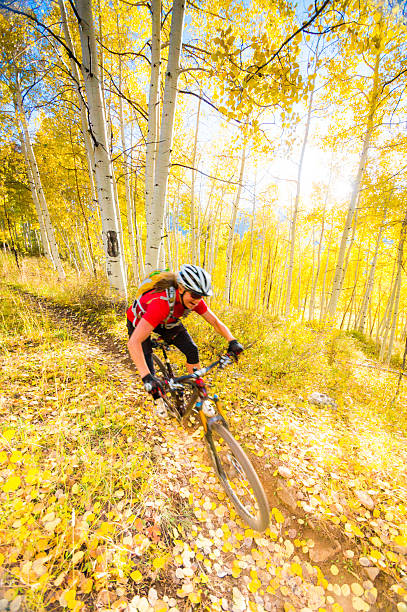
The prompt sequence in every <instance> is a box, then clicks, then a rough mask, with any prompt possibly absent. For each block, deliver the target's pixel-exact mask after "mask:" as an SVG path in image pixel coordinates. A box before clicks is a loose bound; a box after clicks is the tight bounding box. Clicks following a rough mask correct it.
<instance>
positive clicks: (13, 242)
mask: <svg viewBox="0 0 407 612" xmlns="http://www.w3.org/2000/svg"><path fill="white" fill-rule="evenodd" d="M6 197H7V196H6V195H3V207H4V215H5V217H6V221H7V225H8V233H9V236H10V244H11V251H12V253H13V255H14V259H15V260H16V264H17V268H18V269H19V270H20V262H19V259H18V253H17V249H16V244H15V241H14V237H13V231H12V229H11V223H10V217H9V215H8V212H7V208H6Z"/></svg>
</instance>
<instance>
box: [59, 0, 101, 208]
mask: <svg viewBox="0 0 407 612" xmlns="http://www.w3.org/2000/svg"><path fill="white" fill-rule="evenodd" d="M58 5H59V10H60V13H61V23H62V28H63V32H64V38H65V44H66V46H67V47H68V49H69V51H70V54H69V64H70V67H71V74H72V80H73V85H74V89H75V92H76V96H77V100H78V104H79V109H80V116H81V126H82V135H83V140H84V144H85V152H86V161H87V164H88V172H89V181H90V188H91V192H92V201H93V202H94V203H95V204H96V205H98V200H97V192H96V187H95V160H94V157H93V147H92V140H91V137H90V130H89V122H88V113H87V108H86V104H85V101H84V99H83V95H82V89H83V86H82V79H81V75H80V72H79V67H78V64H77V63H76V61H75V60H74V57H75V50H74V46H73V42H72V37H71V33H70V31H69V27H68V21H67V16H66V10H65V4H64V0H58Z"/></svg>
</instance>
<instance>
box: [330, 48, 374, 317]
mask: <svg viewBox="0 0 407 612" xmlns="http://www.w3.org/2000/svg"><path fill="white" fill-rule="evenodd" d="M379 49H380V47H379ZM380 59H381V52H380V50H379V51H377V53H376V55H375V62H374V68H373V84H372V89H371V92H370V96H369V109H368V117H367V122H366V130H365V133H364V137H363V145H362V151H361V154H360V158H359V165H358V169H357V173H356V176H355V179H354V182H353V188H352V195H351V198H350V202H349V207H348V211H347V215H346V220H345V225H344V228H343V232H342V237H341V242H340V246H339V252H338V259H337V262H336V268H335V276H334V280H333V284H332V291H331V296H330V300H329V304H328V314H329V317H330V318H331V320H333V318H334V316H335V312H336V308H337V304H338V300H339V296H340V293H341V290H342V285H343V281H344V276H345V271H346V270H345V266H344V261H345V251H346V245H347V241H348V236H349V233H350V230H351V227H352V223H353V221H354V215H355V211H356V204H357V201H358V197H359V191H360V186H361V183H362V180H363V175H364V172H365V167H366V162H367V156H368V151H369V146H370V141H371V138H372V134H373V130H374V128H375V113H376V110H377V103H378V95H379V67H380Z"/></svg>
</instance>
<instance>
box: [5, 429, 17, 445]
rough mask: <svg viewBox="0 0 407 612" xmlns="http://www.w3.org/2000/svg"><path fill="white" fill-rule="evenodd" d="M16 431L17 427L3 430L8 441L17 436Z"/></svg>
mask: <svg viewBox="0 0 407 612" xmlns="http://www.w3.org/2000/svg"><path fill="white" fill-rule="evenodd" d="M15 434H16V432H15V429H6V431H3V434H2V435H3V438H5V439H6V440H7V442H10V440H12V439H13V438H14V436H15Z"/></svg>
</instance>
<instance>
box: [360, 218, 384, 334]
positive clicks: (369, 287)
mask: <svg viewBox="0 0 407 612" xmlns="http://www.w3.org/2000/svg"><path fill="white" fill-rule="evenodd" d="M386 215H387V208H385V209H384V213H383V219H382V221H381V223H380V227H379V232H378V234H377V240H376V246H375V251H374V255H373V259H372V263H371V265H370V270H369V276H368V279H367V281H366V288H365V292H364V295H363V299H362V305H361V308H360V312H359V318H358V323H357V329H358V331H359V332H360V333H362V334H364V333H365V326H366V315H367V312H368V308H369V306H370V301H371V297H372V291H373V286H374V277H375V272H376V264H377V257H378V254H379V248H380V244H381V241H382V236H383V231H384V228H385V221H386Z"/></svg>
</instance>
